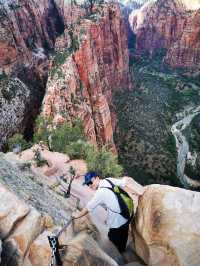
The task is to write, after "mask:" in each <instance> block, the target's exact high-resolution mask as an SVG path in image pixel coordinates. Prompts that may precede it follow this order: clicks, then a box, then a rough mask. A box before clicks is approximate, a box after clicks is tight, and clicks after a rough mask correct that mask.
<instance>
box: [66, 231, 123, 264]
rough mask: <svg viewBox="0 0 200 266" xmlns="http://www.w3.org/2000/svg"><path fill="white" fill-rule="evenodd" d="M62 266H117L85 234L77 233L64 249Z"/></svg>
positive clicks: (89, 236)
mask: <svg viewBox="0 0 200 266" xmlns="http://www.w3.org/2000/svg"><path fill="white" fill-rule="evenodd" d="M62 260H63V266H76V265H104V266H117V265H118V264H117V263H116V262H115V261H114V260H113V259H112V258H111V257H110V256H109V255H107V254H106V253H105V252H104V251H103V250H102V249H101V248H100V247H99V245H98V244H97V242H96V241H95V240H94V239H93V238H92V237H91V235H88V234H87V233H86V232H81V233H79V234H78V235H77V236H76V237H74V238H73V239H72V240H71V241H69V242H68V244H67V246H66V248H65V255H64V256H63V258H62Z"/></svg>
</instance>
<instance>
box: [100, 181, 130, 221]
mask: <svg viewBox="0 0 200 266" xmlns="http://www.w3.org/2000/svg"><path fill="white" fill-rule="evenodd" d="M105 180H106V181H108V183H109V184H110V185H111V186H112V188H110V187H101V188H107V189H110V190H111V191H112V192H113V193H114V194H115V196H116V198H117V200H118V203H119V207H120V213H118V214H120V215H121V216H122V217H123V218H125V219H127V220H128V221H130V220H131V219H132V217H133V214H132V215H131V217H130V214H129V209H128V207H127V205H126V203H125V202H124V200H123V199H122V197H121V196H120V194H119V193H116V192H115V191H114V187H115V185H114V184H113V182H112V181H111V180H109V179H107V178H106V179H105ZM118 188H119V191H120V193H123V194H125V195H126V196H128V197H129V198H130V196H129V195H128V193H127V192H126V191H124V190H123V189H122V188H120V187H119V186H118Z"/></svg>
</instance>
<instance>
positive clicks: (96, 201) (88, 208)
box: [72, 191, 102, 218]
mask: <svg viewBox="0 0 200 266" xmlns="http://www.w3.org/2000/svg"><path fill="white" fill-rule="evenodd" d="M101 202H102V192H101V191H97V192H96V193H95V195H94V196H93V198H92V199H91V200H90V201H89V202H88V203H87V205H86V207H85V208H83V209H82V210H81V211H79V212H78V213H74V214H73V215H72V216H73V217H74V218H79V217H81V216H84V215H86V214H87V213H89V212H92V211H93V210H94V209H95V208H96V207H97V206H98V205H99V204H101Z"/></svg>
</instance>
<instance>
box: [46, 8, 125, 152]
mask: <svg viewBox="0 0 200 266" xmlns="http://www.w3.org/2000/svg"><path fill="white" fill-rule="evenodd" d="M77 8H78V7H77ZM55 47H56V53H55V55H54V58H53V60H52V67H51V71H50V75H49V79H48V82H47V91H46V95H45V98H44V102H43V114H44V115H45V116H46V117H51V118H53V119H54V121H55V122H57V121H61V122H62V121H69V122H72V121H73V120H74V119H76V118H80V119H81V120H82V121H83V123H84V128H85V133H86V135H87V136H88V138H89V140H90V141H91V142H92V143H94V144H98V145H99V146H103V145H107V146H108V147H109V148H110V149H111V150H113V151H115V144H114V141H113V130H114V129H115V111H114V109H115V107H114V106H113V104H112V95H113V92H115V91H117V90H119V89H124V88H127V89H128V88H129V87H130V78H129V65H128V64H129V58H128V49H127V38H126V34H125V28H124V24H123V20H122V17H121V12H120V9H119V6H118V5H117V4H101V5H98V6H95V7H94V8H93V11H92V13H91V12H89V13H87V14H85V15H84V17H82V18H81V17H79V19H78V20H77V21H74V22H73V23H72V24H70V25H68V27H66V29H65V32H64V34H63V35H62V36H61V37H59V38H58V39H57V43H56V46H55Z"/></svg>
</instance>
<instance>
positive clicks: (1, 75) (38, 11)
mask: <svg viewBox="0 0 200 266" xmlns="http://www.w3.org/2000/svg"><path fill="white" fill-rule="evenodd" d="M63 30H64V22H63V18H62V16H61V14H60V11H59V9H58V7H57V6H56V5H55V3H54V1H52V0H42V1H39V0H33V1H28V0H21V1H16V0H9V1H8V0H7V1H3V2H2V1H1V3H0V149H1V148H2V145H3V144H4V143H5V142H6V140H7V138H8V137H10V136H12V135H13V134H14V133H16V132H21V133H25V135H29V134H31V131H32V124H33V121H34V119H35V117H36V115H37V114H38V112H39V108H40V105H41V102H42V99H43V96H44V92H45V86H46V80H47V75H48V58H47V51H48V50H49V49H52V48H54V44H55V40H56V37H57V36H58V35H59V34H60V33H61V32H63Z"/></svg>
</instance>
